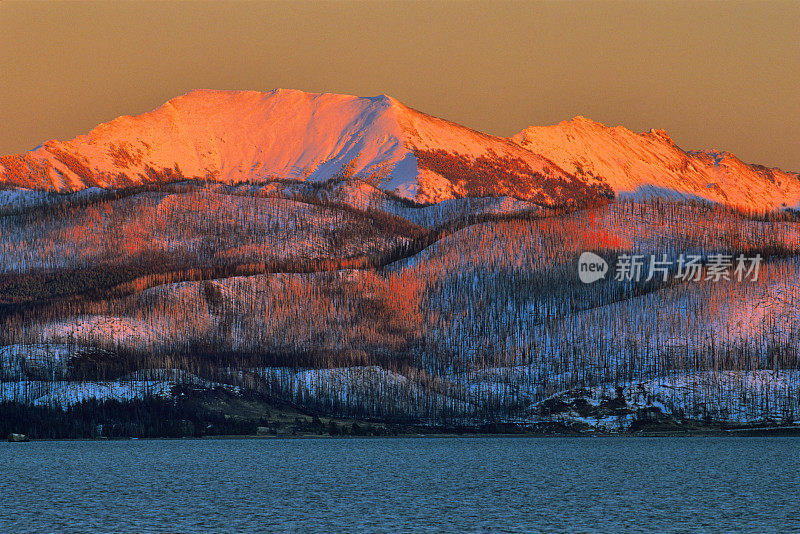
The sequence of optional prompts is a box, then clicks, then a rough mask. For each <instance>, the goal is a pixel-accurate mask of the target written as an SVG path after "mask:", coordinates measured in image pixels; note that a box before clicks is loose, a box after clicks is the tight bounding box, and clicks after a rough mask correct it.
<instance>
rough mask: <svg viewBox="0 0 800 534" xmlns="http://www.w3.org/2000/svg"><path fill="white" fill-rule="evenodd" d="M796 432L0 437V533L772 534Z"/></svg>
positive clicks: (780, 517)
mask: <svg viewBox="0 0 800 534" xmlns="http://www.w3.org/2000/svg"><path fill="white" fill-rule="evenodd" d="M798 460H800V438H725V437H720V438H504V437H472V438H461V437H453V438H363V439H357V438H346V439H345V438H343V439H207V440H129V441H51V442H44V441H43V442H31V443H5V442H4V443H0V473H1V474H2V479H0V498H1V499H2V501H1V502H0V532H9V533H11V532H14V533H17V534H20V533H26V532H31V533H33V532H35V533H42V532H76V533H78V532H80V533H85V532H92V533H99V532H108V533H118V532H133V533H162V532H164V533H181V532H198V533H217V532H247V533H249V532H296V531H301V532H303V531H305V532H336V531H341V532H392V531H395V532H440V531H454V532H464V531H466V532H530V531H542V532H563V531H610V532H613V531H620V530H623V531H630V532H651V531H654V530H657V531H676V532H677V531H683V532H685V531H687V530H705V531H708V530H712V531H716V530H724V531H759V532H768V531H786V530H790V529H792V528H794V529H797V528H800V512H798V495H800V469H799V468H798V467H799V466H800V462H798Z"/></svg>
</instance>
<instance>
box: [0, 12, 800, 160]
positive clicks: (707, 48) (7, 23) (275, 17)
mask: <svg viewBox="0 0 800 534" xmlns="http://www.w3.org/2000/svg"><path fill="white" fill-rule="evenodd" d="M0 35H2V36H3V37H2V38H0V154H7V153H13V152H21V151H26V150H30V149H31V148H33V147H34V146H36V145H38V144H39V143H41V142H42V141H44V140H47V139H53V138H55V139H62V140H63V139H69V138H71V137H74V136H76V135H78V134H81V133H85V132H87V131H89V130H90V129H91V128H93V127H94V126H96V125H97V124H98V123H100V122H104V121H108V120H111V119H113V118H114V117H116V116H118V115H123V114H129V115H134V114H138V113H143V112H145V111H149V110H151V109H153V108H155V107H157V106H158V105H160V104H162V103H163V102H165V101H166V100H168V99H169V98H171V97H173V96H177V95H179V94H182V93H185V92H186V91H189V90H191V89H196V88H215V89H258V90H270V89H273V88H275V87H286V88H294V89H302V90H306V91H315V92H336V93H347V94H357V95H364V96H371V95H377V94H381V93H386V94H390V95H392V96H394V97H396V98H398V99H399V100H400V101H402V102H404V103H405V104H407V105H409V106H411V107H414V108H416V109H419V110H421V111H424V112H426V113H429V114H432V115H436V116H440V117H444V118H447V119H450V120H453V121H455V122H458V123H461V124H464V125H466V126H470V127H472V128H475V129H477V130H481V131H485V132H487V133H492V134H496V135H503V136H509V135H513V134H514V133H516V132H518V131H519V130H521V129H523V128H524V127H526V126H528V125H531V124H535V125H544V124H552V123H556V122H558V121H560V120H564V119H568V118H571V117H573V116H574V115H585V116H587V117H590V118H592V119H594V120H597V121H600V122H603V123H605V124H608V125H618V124H622V125H624V126H626V127H628V128H630V129H632V130H636V131H644V130H648V129H650V128H663V129H665V130H667V131H668V132H669V133H670V134H671V135H672V137H673V139H674V140H675V141H676V142H677V143H678V144H679V145H680V146H681V147H683V148H685V149H696V148H716V149H725V150H729V151H731V152H733V153H735V154H737V155H738V156H740V157H741V158H742V159H744V160H745V161H749V162H755V163H762V164H765V165H769V166H780V167H782V168H784V169H786V170H794V171H800V1H794V0H786V1H781V2H740V3H736V2H710V3H705V2H695V1H692V2H678V1H674V2H644V1H642V2H584V1H572V2H552V3H551V2H511V3H500V2H460V1H454V0H451V1H448V2H383V1H376V2H369V3H361V2H342V1H329V2H271V3H260V2H255V3H253V2H219V3H209V4H206V3H197V2H182V3H178V2H166V3H161V2H130V3H117V2H99V3H81V2H55V3H54V2H15V1H8V0H4V1H0Z"/></svg>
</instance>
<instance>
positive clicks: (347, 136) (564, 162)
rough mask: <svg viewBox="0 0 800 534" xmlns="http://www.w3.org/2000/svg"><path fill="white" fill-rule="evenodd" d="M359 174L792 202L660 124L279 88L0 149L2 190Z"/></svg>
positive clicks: (572, 199) (761, 204)
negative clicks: (444, 112)
mask: <svg viewBox="0 0 800 534" xmlns="http://www.w3.org/2000/svg"><path fill="white" fill-rule="evenodd" d="M353 176H354V177H358V178H362V179H364V180H366V181H368V182H371V183H372V184H373V185H376V186H378V187H380V188H381V189H384V190H386V191H391V192H394V193H397V194H399V195H401V196H403V197H406V198H409V199H412V200H415V201H418V202H439V201H442V200H446V199H451V198H459V197H465V196H512V197H516V198H520V199H525V200H533V201H536V202H540V203H543V204H570V203H578V204H581V203H585V202H588V201H592V200H595V199H597V198H598V197H610V196H612V195H613V194H614V193H617V194H619V195H636V196H652V195H657V196H678V197H689V198H703V199H708V200H712V201H715V202H721V203H726V204H732V205H737V206H742V207H748V208H755V209H774V208H782V207H797V206H798V205H800V176H798V175H797V174H792V173H786V172H783V171H780V170H777V169H767V168H765V167H761V166H757V165H748V164H745V163H743V162H741V161H740V160H738V159H737V158H736V157H734V156H732V155H730V154H727V153H717V152H685V151H683V150H681V149H680V148H679V147H677V146H676V145H675V144H674V143H673V142H672V140H671V139H670V138H669V136H667V134H666V133H664V132H663V131H660V130H651V131H650V132H649V133H644V134H637V133H633V132H631V131H629V130H627V129H625V128H622V127H616V128H608V127H605V126H603V125H602V124H599V123H596V122H593V121H591V120H588V119H584V118H582V117H576V118H575V119H573V120H571V121H566V122H562V123H560V124H557V125H554V126H547V127H531V128H528V129H526V130H524V131H523V132H521V133H519V134H518V135H516V136H514V137H513V138H510V139H508V138H501V137H495V136H491V135H487V134H483V133H480V132H477V131H475V130H471V129H469V128H466V127H463V126H459V125H457V124H454V123H452V122H449V121H446V120H442V119H438V118H435V117H431V116H429V115H426V114H424V113H421V112H418V111H415V110H413V109H410V108H408V107H406V106H404V105H403V104H401V103H400V102H398V101H397V100H395V99H394V98H391V97H389V96H385V95H382V96H378V97H371V98H361V97H355V96H347V95H337V94H329V93H305V92H302V91H294V90H286V89H276V90H274V91H271V92H268V93H261V92H256V91H210V90H200V91H193V92H190V93H188V94H186V95H183V96H180V97H177V98H174V99H172V100H170V101H169V102H167V103H166V104H164V105H162V106H161V107H159V108H158V109H156V110H154V111H152V112H150V113H145V114H143V115H139V116H136V117H130V116H123V117H119V118H117V119H115V120H113V121H111V122H109V123H106V124H101V125H100V126H98V127H97V128H95V129H94V130H92V131H91V132H89V133H88V134H86V135H82V136H79V137H76V138H75V139H73V140H71V141H66V142H60V141H48V142H46V143H44V144H43V145H41V146H39V147H37V148H36V149H34V150H33V151H31V152H28V153H26V154H16V155H10V156H3V157H0V187H2V186H5V187H6V188H7V187H24V188H31V189H44V190H49V191H77V190H82V189H85V188H89V187H102V188H119V187H125V186H130V185H138V184H143V183H152V182H169V181H177V180H182V179H190V178H191V179H210V180H215V181H220V182H224V183H240V182H266V181H272V180H310V181H316V182H322V181H326V180H329V179H331V178H336V177H353Z"/></svg>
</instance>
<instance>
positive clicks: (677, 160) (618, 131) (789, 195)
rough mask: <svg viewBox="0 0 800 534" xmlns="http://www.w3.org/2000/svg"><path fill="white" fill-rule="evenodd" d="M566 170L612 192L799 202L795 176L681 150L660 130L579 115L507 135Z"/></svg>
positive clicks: (759, 204) (750, 203)
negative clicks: (606, 123) (601, 183)
mask: <svg viewBox="0 0 800 534" xmlns="http://www.w3.org/2000/svg"><path fill="white" fill-rule="evenodd" d="M513 139H514V141H515V142H517V143H519V144H520V145H521V146H524V147H525V148H527V149H528V150H530V151H532V152H534V153H536V154H542V155H546V156H547V158H548V159H550V160H552V161H554V162H555V163H557V164H558V165H559V166H560V167H561V168H563V169H566V170H567V172H572V173H575V174H577V175H589V176H602V177H603V178H604V179H605V180H606V181H607V183H608V184H609V185H610V186H611V188H612V189H613V190H614V192H615V193H617V195H634V196H637V197H649V196H668V197H683V198H687V197H688V198H701V199H706V200H711V201H714V202H720V203H724V204H730V205H734V206H738V207H745V208H755V209H781V208H786V207H790V208H797V207H798V206H800V175H798V174H795V173H788V172H784V171H781V170H780V169H770V168H766V167H763V166H760V165H749V164H747V163H744V162H742V161H741V160H739V159H738V158H737V157H736V156H734V155H733V154H730V153H727V152H713V151H697V152H685V151H683V150H682V149H681V148H679V147H678V146H677V145H676V144H675V143H674V142H673V141H672V139H671V138H670V137H669V135H667V133H666V132H664V131H663V130H650V131H649V132H647V133H641V134H640V133H634V132H632V131H630V130H628V129H627V128H623V127H621V126H617V127H614V128H610V127H607V126H604V125H602V124H600V123H598V122H594V121H592V120H589V119H587V118H584V117H580V116H579V117H575V118H574V119H572V120H570V121H564V122H561V123H559V124H556V125H554V126H544V127H537V126H531V127H529V128H526V129H525V130H523V131H522V132H520V133H519V134H517V135H515V136H514V137H513Z"/></svg>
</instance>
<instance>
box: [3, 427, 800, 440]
mask: <svg viewBox="0 0 800 534" xmlns="http://www.w3.org/2000/svg"><path fill="white" fill-rule="evenodd" d="M714 437H726V438H728V437H730V438H737V437H740V438H741V437H747V438H763V437H781V438H784V437H800V426H796V427H753V428H735V429H712V428H709V429H695V430H686V431H678V430H676V431H637V432H565V433H553V432H549V433H543V432H500V433H487V432H474V433H472V432H461V433H459V432H431V433H421V432H417V433H415V432H408V433H402V434H394V435H380V436H357V435H337V436H332V435H329V434H296V435H292V434H287V435H278V436H276V435H259V434H227V435H213V436H180V437H96V438H91V437H90V438H31V439H30V441H29V442H27V443H30V442H35V441H101V442H104V441H140V440H141V441H187V440H192V441H204V440H269V441H271V440H308V439H325V440H330V439H333V440H353V439H375V440H378V439H419V438H424V439H465V438H477V439H490V438H504V439H506V438H536V439H558V438H575V439H586V438H714ZM4 441H5V440H4Z"/></svg>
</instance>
